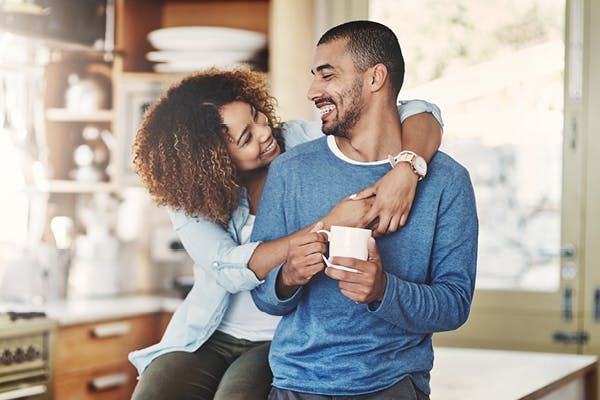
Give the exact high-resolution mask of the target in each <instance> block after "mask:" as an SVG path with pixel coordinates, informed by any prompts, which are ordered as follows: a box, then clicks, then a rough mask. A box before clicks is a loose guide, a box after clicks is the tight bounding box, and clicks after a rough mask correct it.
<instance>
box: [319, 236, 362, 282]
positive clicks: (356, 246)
mask: <svg viewBox="0 0 600 400" xmlns="http://www.w3.org/2000/svg"><path fill="white" fill-rule="evenodd" d="M317 232H319V233H324V234H326V235H327V240H328V241H329V257H351V258H358V259H359V260H365V261H366V260H367V258H368V257H369V251H368V249H367V241H368V240H369V238H370V237H371V230H370V229H362V228H352V227H349V226H337V225H332V226H331V228H330V230H329V231H328V230H325V229H321V230H319V231H317ZM323 260H325V264H327V266H329V267H332V268H337V269H341V270H344V271H351V272H357V271H356V270H355V269H354V268H348V267H344V266H342V265H335V264H332V263H331V262H329V260H327V259H326V258H325V256H323Z"/></svg>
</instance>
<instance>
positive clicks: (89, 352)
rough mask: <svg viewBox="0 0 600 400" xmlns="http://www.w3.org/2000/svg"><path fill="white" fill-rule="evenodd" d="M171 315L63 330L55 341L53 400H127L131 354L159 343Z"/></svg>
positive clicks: (132, 377) (132, 376)
mask: <svg viewBox="0 0 600 400" xmlns="http://www.w3.org/2000/svg"><path fill="white" fill-rule="evenodd" d="M170 317H171V313H155V314H149V315H143V316H138V317H131V318H124V319H117V320H109V321H98V322H95V323H86V324H80V325H72V326H63V327H61V328H60V329H59V332H58V335H57V340H56V356H55V361H54V363H55V366H56V367H55V388H54V394H55V398H56V399H58V400H70V399H73V400H75V399H77V400H81V399H84V400H85V399H103V400H104V399H106V400H108V399H123V400H125V399H129V398H130V397H131V394H132V393H133V389H134V388H135V385H136V383H137V371H136V370H135V368H134V367H133V365H131V364H130V363H129V361H128V360H127V355H128V354H129V352H131V351H132V350H136V349H140V348H144V347H147V346H150V345H152V344H154V343H156V342H158V341H159V340H160V338H161V336H162V334H163V332H164V330H165V328H166V325H167V323H168V321H169V320H170Z"/></svg>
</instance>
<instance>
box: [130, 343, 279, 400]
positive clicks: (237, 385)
mask: <svg viewBox="0 0 600 400" xmlns="http://www.w3.org/2000/svg"><path fill="white" fill-rule="evenodd" d="M270 344H271V342H251V341H248V340H242V339H236V338H234V337H232V336H230V335H227V334H225V333H222V332H218V331H217V332H215V333H214V334H213V335H212V336H211V337H210V339H208V341H207V342H206V343H204V344H203V345H202V346H201V347H200V348H199V349H198V350H196V351H195V352H194V353H188V352H183V351H177V352H171V353H167V354H163V355H162V356H160V357H157V358H156V359H154V360H153V361H152V362H151V363H150V365H148V367H147V368H146V370H144V372H143V373H142V375H141V377H140V380H139V382H138V384H137V386H136V388H135V391H134V393H133V397H132V399H133V400H177V399H190V400H211V399H216V400H217V399H218V400H236V399H240V400H241V399H244V400H264V399H266V398H267V395H268V393H269V390H270V389H271V381H272V379H273V377H272V375H271V370H270V369H269V361H268V355H269V346H270Z"/></svg>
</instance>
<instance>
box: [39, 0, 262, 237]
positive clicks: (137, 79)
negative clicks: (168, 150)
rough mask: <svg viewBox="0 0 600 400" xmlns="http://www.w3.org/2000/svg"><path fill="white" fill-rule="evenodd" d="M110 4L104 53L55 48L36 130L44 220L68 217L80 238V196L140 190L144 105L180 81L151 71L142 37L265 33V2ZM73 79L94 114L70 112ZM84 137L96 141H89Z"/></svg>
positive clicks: (131, 0)
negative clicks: (204, 29) (87, 85)
mask: <svg viewBox="0 0 600 400" xmlns="http://www.w3.org/2000/svg"><path fill="white" fill-rule="evenodd" d="M108 3H109V7H110V11H109V12H107V16H108V17H107V18H108V19H110V21H109V23H108V24H107V27H110V26H112V27H114V32H112V30H109V34H108V35H107V36H106V38H107V39H108V38H114V42H113V41H109V40H106V41H105V42H106V43H107V44H106V45H105V47H104V48H105V49H107V50H106V51H102V50H93V49H88V50H85V49H82V48H79V47H77V48H71V47H64V48H61V47H54V48H53V49H52V50H51V56H50V57H49V60H50V61H49V63H48V65H47V67H46V69H45V90H44V91H45V95H44V105H43V107H44V115H45V118H44V121H42V126H43V129H42V130H41V131H42V132H43V135H41V136H43V142H44V143H43V144H44V145H45V146H43V147H44V148H45V149H44V151H42V154H40V155H39V158H40V161H41V163H42V164H43V165H44V166H45V168H44V169H43V172H42V173H40V174H38V175H39V176H38V177H35V179H34V186H35V187H34V188H35V189H36V190H38V191H40V192H46V193H49V196H48V199H49V203H50V204H51V207H50V209H49V213H50V214H54V215H66V216H69V217H71V218H72V219H73V220H74V221H75V226H76V227H77V229H78V231H79V232H82V231H84V230H85V229H84V228H83V227H82V226H81V224H80V223H79V222H80V221H78V219H79V215H78V210H77V208H78V207H79V203H80V202H81V201H84V202H85V201H88V197H83V200H82V196H80V195H82V194H83V195H89V194H94V193H98V192H109V193H116V194H118V193H119V192H122V191H123V189H126V188H129V187H131V186H139V184H140V183H139V180H138V178H137V176H136V175H135V173H134V172H133V168H132V155H131V144H132V140H133V138H134V136H135V133H136V130H137V127H138V126H139V122H140V120H141V117H142V115H143V112H144V111H145V108H146V107H147V105H148V104H149V103H151V102H152V101H154V100H155V99H157V98H158V96H159V95H160V93H161V92H162V91H163V90H164V89H165V88H166V87H167V86H168V84H170V83H171V82H173V81H174V80H176V79H178V78H179V77H181V74H159V73H155V72H154V71H153V68H152V63H151V62H149V61H148V60H146V53H147V52H148V51H151V50H153V49H152V47H151V45H150V43H149V41H148V39H147V35H148V34H149V33H150V32H152V31H154V30H156V29H160V28H166V27H175V26H194V25H196V26H198V25H203V26H225V27H231V28H239V29H248V30H254V31H258V32H262V33H268V30H269V13H270V1H269V0H221V1H215V0H212V1H211V0H152V1H147V0H115V1H114V2H108ZM113 33H114V34H113ZM49 45H50V46H53V44H52V43H49ZM74 77H79V79H81V80H88V81H89V82H91V83H93V84H94V86H95V87H96V89H98V90H99V91H100V94H101V96H102V101H101V102H100V103H101V104H98V107H96V109H92V110H89V109H87V108H86V107H83V110H77V107H75V109H73V107H69V106H68V101H67V93H68V91H69V89H70V88H71V87H72V82H73V79H74ZM76 106H77V102H76ZM86 133H88V134H87V135H86ZM89 133H92V135H97V136H96V137H93V138H91V139H90V138H89V136H90V135H89ZM98 134H99V135H98ZM86 136H87V137H86ZM86 157H87V158H89V157H94V160H95V161H94V163H95V164H94V168H90V169H85V168H81V167H80V164H81V162H82V160H81V159H83V160H84V161H85V159H86ZM98 158H99V160H98ZM76 159H79V160H78V161H76ZM114 197H117V198H118V197H119V196H118V195H117V196H114ZM51 217H52V215H50V216H48V219H50V218H51Z"/></svg>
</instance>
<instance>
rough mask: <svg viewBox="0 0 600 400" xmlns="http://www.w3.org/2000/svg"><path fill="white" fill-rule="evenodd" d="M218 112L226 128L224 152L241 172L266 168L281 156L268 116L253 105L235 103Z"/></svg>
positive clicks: (226, 105)
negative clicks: (226, 151)
mask: <svg viewBox="0 0 600 400" xmlns="http://www.w3.org/2000/svg"><path fill="white" fill-rule="evenodd" d="M220 113H221V118H222V119H223V123H224V124H225V126H227V131H226V133H225V135H226V139H227V150H228V151H229V154H230V155H231V159H232V160H233V162H234V163H235V164H236V165H237V167H238V168H239V169H240V170H241V171H253V170H256V169H259V168H263V167H266V166H268V165H269V164H270V163H271V161H273V160H274V159H275V158H276V157H277V156H278V155H279V154H280V153H281V149H280V148H279V145H278V144H277V141H276V140H275V138H274V137H273V133H272V129H271V127H270V126H269V122H268V119H267V116H266V115H265V114H263V113H262V112H260V111H258V110H257V109H256V108H254V106H252V105H250V104H248V103H244V102H242V101H234V102H232V103H229V104H225V105H224V106H223V107H221V110H220Z"/></svg>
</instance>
